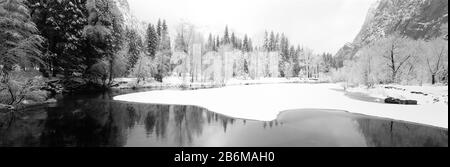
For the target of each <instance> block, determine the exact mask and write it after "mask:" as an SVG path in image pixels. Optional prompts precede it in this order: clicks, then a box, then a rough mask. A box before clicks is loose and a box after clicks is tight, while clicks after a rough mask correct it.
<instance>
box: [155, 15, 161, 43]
mask: <svg viewBox="0 0 450 167" xmlns="http://www.w3.org/2000/svg"><path fill="white" fill-rule="evenodd" d="M156 34H158V38H159V39H160V38H161V35H162V25H161V19H158V23H157V25H156Z"/></svg>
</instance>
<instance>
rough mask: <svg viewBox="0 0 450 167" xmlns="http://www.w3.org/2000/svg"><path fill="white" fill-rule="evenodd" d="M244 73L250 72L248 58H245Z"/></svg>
mask: <svg viewBox="0 0 450 167" xmlns="http://www.w3.org/2000/svg"><path fill="white" fill-rule="evenodd" d="M244 73H246V74H249V70H248V63H247V60H244Z"/></svg>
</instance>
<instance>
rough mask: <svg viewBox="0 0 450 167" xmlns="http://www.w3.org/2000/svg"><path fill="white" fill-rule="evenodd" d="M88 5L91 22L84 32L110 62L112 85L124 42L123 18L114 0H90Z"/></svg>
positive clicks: (110, 80)
mask: <svg viewBox="0 0 450 167" xmlns="http://www.w3.org/2000/svg"><path fill="white" fill-rule="evenodd" d="M86 7H87V10H88V12H89V19H88V23H89V24H88V25H87V26H86V27H85V29H84V34H85V36H86V38H87V39H88V41H89V42H90V44H93V45H94V47H95V50H97V53H96V54H100V55H103V56H104V59H105V60H106V61H107V62H108V67H109V77H108V80H109V83H108V85H111V84H112V82H113V78H114V75H115V74H114V73H113V71H114V70H113V69H114V62H116V56H117V55H118V51H119V50H120V49H121V47H122V44H123V35H124V30H123V18H122V15H121V14H120V11H119V9H118V8H117V5H116V3H115V1H113V0H88V1H87V3H86ZM91 54H94V53H91ZM103 64H104V63H103Z"/></svg>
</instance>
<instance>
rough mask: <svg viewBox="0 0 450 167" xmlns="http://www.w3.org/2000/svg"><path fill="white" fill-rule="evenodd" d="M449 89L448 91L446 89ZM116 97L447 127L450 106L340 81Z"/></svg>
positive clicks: (269, 116) (251, 114) (246, 114)
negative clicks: (383, 97)
mask: <svg viewBox="0 0 450 167" xmlns="http://www.w3.org/2000/svg"><path fill="white" fill-rule="evenodd" d="M447 92H448V91H447ZM114 100H118V101H127V102H137V103H152V104H173V105H194V106H200V107H204V108H206V109H209V110H211V111H214V112H217V113H220V114H223V115H227V116H231V117H236V118H243V119H252V120H261V121H272V120H274V119H276V118H277V116H278V114H279V113H280V112H282V111H286V110H291V109H333V110H342V111H348V112H351V113H358V114H365V115H370V116H376V117H383V118H391V119H395V120H402V121H408V122H414V123H420V124H426V125H431V126H437V127H442V128H448V105H447V104H445V103H422V104H420V103H419V105H414V106H413V105H411V106H409V105H394V104H383V103H377V102H369V101H361V100H356V99H352V98H350V97H348V96H346V95H345V91H344V90H343V88H342V86H340V85H339V84H263V85H248V86H227V87H224V88H214V89H199V90H188V91H179V90H162V91H150V92H142V93H133V94H126V95H121V96H116V97H114Z"/></svg>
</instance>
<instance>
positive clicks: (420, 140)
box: [0, 94, 448, 147]
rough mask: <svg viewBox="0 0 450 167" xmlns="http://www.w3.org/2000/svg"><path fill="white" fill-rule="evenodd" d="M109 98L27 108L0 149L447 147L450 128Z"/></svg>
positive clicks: (1, 138) (5, 132)
mask: <svg viewBox="0 0 450 167" xmlns="http://www.w3.org/2000/svg"><path fill="white" fill-rule="evenodd" d="M111 97H112V96H111V95H109V94H101V95H82V96H74V97H72V98H65V99H63V100H60V101H59V102H58V104H56V105H53V106H47V105H42V106H36V107H32V108H28V109H27V110H26V111H24V112H28V113H30V114H29V115H28V116H27V117H24V118H20V119H17V121H15V122H13V124H12V125H11V126H10V127H8V128H5V127H1V128H0V146H80V147H97V146H108V147H110V146H112V147H116V146H119V147H120V146H183V147H184V146H305V145H306V146H308V144H310V143H308V142H307V140H308V141H316V142H317V141H321V142H323V143H315V144H318V145H320V144H324V145H327V144H336V146H339V145H342V143H345V144H350V145H352V146H366V145H367V146H383V147H385V146H386V147H391V146H448V130H447V129H441V128H432V127H428V126H422V125H415V124H410V123H403V122H397V121H391V120H384V119H379V118H372V117H366V116H359V115H352V114H348V113H341V114H336V112H327V111H325V110H307V111H305V110H297V111H292V112H285V113H284V114H282V117H280V118H278V119H276V120H274V121H270V122H261V121H251V120H243V119H234V118H230V117H227V116H223V115H220V114H217V113H214V112H211V111H208V110H206V109H204V108H200V107H195V106H178V105H156V104H136V103H124V102H118V101H113V100H112V99H111ZM0 120H3V119H0ZM236 121H237V122H240V121H242V123H235V122H236ZM317 121H320V122H317ZM334 132H341V133H334ZM342 133H345V134H342ZM352 135H353V136H352ZM306 139H307V140H306ZM349 139H352V140H355V141H348V140H349ZM352 142H355V143H352ZM358 143H363V144H362V145H359V144H358ZM364 143H366V145H364ZM332 146H333V145H332Z"/></svg>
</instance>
